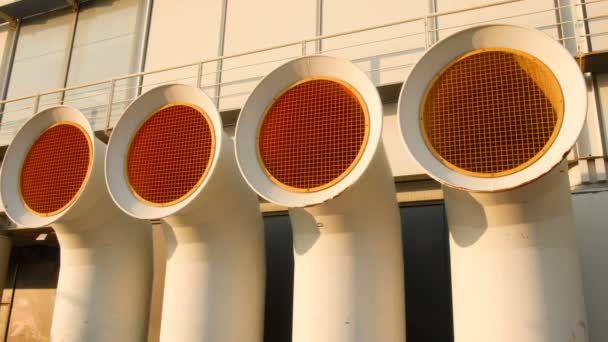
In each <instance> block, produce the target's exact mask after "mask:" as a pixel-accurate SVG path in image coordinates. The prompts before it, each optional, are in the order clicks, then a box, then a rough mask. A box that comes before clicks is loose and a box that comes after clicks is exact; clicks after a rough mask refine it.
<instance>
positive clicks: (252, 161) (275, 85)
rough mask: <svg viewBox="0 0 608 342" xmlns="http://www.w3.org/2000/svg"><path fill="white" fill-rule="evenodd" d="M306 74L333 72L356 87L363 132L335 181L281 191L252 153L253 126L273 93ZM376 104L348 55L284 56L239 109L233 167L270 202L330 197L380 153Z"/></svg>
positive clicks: (298, 203) (299, 204) (306, 202)
mask: <svg viewBox="0 0 608 342" xmlns="http://www.w3.org/2000/svg"><path fill="white" fill-rule="evenodd" d="M312 77H314V78H318V77H331V78H335V79H338V80H341V81H344V82H346V83H348V84H350V85H351V86H352V87H353V88H355V89H356V90H357V92H358V93H359V95H360V96H361V97H362V99H363V102H364V103H365V104H366V106H367V110H368V113H369V137H368V140H367V146H366V147H365V149H364V151H363V154H362V155H361V158H360V159H359V161H358V163H356V164H355V167H354V168H353V169H352V170H351V171H350V173H348V174H347V175H346V176H345V177H344V178H343V179H342V180H341V181H340V182H338V183H336V184H335V185H333V186H331V187H328V188H326V189H323V190H319V191H316V192H293V191H287V190H286V189H284V188H282V187H280V186H278V185H277V184H276V183H275V182H273V181H272V180H270V179H269V178H268V176H267V175H266V174H265V173H264V171H263V170H262V166H261V165H260V162H259V159H258V156H257V153H256V148H257V147H256V146H257V144H256V136H257V128H258V125H259V122H260V118H261V116H262V114H263V113H264V111H265V109H266V108H267V106H268V104H269V103H270V102H272V101H273V99H274V98H275V97H276V96H277V94H280V93H281V91H283V90H284V89H285V88H286V87H288V86H289V85H291V84H293V83H296V82H298V81H300V80H302V79H306V78H312ZM382 108H383V107H382V104H381V101H380V96H379V95H378V90H377V89H376V86H375V85H374V84H373V82H372V81H371V80H370V79H369V77H368V76H367V74H365V73H364V72H363V71H362V70H361V69H360V68H359V67H357V66H356V65H355V64H353V63H352V62H350V61H348V60H345V59H341V58H336V57H332V56H324V55H312V56H305V57H298V58H295V59H292V60H290V61H287V62H285V63H284V64H282V65H280V66H279V67H277V68H275V69H274V70H272V71H271V72H270V73H269V74H267V75H266V76H264V78H263V79H262V80H261V81H260V82H259V83H258V85H257V86H256V87H255V89H254V90H253V91H252V93H251V95H250V96H249V97H248V98H247V101H246V102H245V104H244V106H243V108H242V109H241V114H240V115H239V119H238V121H237V125H236V131H235V151H236V160H237V163H238V167H239V171H240V173H241V174H242V175H243V178H244V179H245V182H247V184H248V185H249V186H250V188H251V189H253V191H254V192H256V193H257V194H258V196H260V197H262V198H264V199H265V200H267V201H269V202H271V203H274V204H278V205H281V206H284V207H290V208H303V207H309V206H314V205H318V204H321V203H324V202H327V201H329V200H332V199H334V198H336V197H338V196H339V195H340V194H342V193H343V192H344V191H346V190H348V189H349V188H350V187H351V186H353V184H355V183H356V182H358V181H359V180H360V179H361V177H362V176H363V175H364V174H365V173H366V172H367V171H368V170H369V166H370V165H371V164H372V163H373V161H374V158H375V157H376V155H377V154H378V152H380V151H382V153H383V147H382V134H381V133H382V126H383V109H382Z"/></svg>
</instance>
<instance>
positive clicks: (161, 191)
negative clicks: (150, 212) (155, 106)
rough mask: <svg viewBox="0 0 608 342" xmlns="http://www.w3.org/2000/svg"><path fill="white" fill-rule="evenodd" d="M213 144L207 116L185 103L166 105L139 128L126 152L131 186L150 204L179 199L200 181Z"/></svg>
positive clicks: (206, 166)
mask: <svg viewBox="0 0 608 342" xmlns="http://www.w3.org/2000/svg"><path fill="white" fill-rule="evenodd" d="M213 148H214V137H213V132H212V130H211V126H210V124H209V122H208V120H207V116H206V114H205V113H203V112H202V111H199V110H198V109H196V108H193V107H191V106H188V105H181V104H180V105H170V106H167V107H164V108H161V109H160V110H158V111H157V112H156V113H154V114H153V115H152V116H151V117H150V118H149V119H148V120H147V121H145V122H144V123H143V125H142V126H141V127H140V128H139V130H138V131H137V133H136V134H135V136H134V137H133V140H132V142H131V146H130V148H129V153H128V156H127V176H128V179H129V183H130V185H131V187H132V190H133V191H134V192H135V194H136V195H138V196H139V197H140V198H141V199H143V200H145V201H147V202H149V203H151V204H153V205H170V204H173V203H175V202H176V201H180V200H182V199H183V198H185V197H186V196H188V195H189V194H190V192H191V191H193V190H194V189H196V187H197V186H198V185H199V184H200V182H202V181H203V178H204V176H205V175H206V172H207V169H208V167H209V164H210V161H211V158H212V154H213Z"/></svg>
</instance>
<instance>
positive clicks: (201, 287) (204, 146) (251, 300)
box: [106, 84, 265, 342]
mask: <svg viewBox="0 0 608 342" xmlns="http://www.w3.org/2000/svg"><path fill="white" fill-rule="evenodd" d="M106 180H107V184H108V187H109V189H110V193H111V195H112V198H113V199H114V201H115V202H116V204H118V206H119V207H120V208H122V209H123V210H124V211H125V212H126V213H128V214H129V215H131V216H133V217H137V218H140V219H159V218H162V219H163V221H164V222H165V223H166V226H165V228H166V229H165V231H164V232H165V239H166V241H167V253H168V257H167V258H168V259H167V268H166V274H165V291H164V297H163V310H162V320H161V341H171V342H172V341H180V342H187V341H208V342H228V341H231V342H232V341H253V342H256V341H258V342H259V341H262V335H263V318H264V290H265V287H264V282H265V280H264V279H265V265H264V262H265V260H264V235H263V234H264V231H263V226H262V219H261V215H260V211H259V203H258V199H257V197H256V196H255V194H254V193H253V192H252V191H251V190H250V189H249V188H248V186H247V184H246V183H245V182H244V181H243V179H242V177H241V175H240V174H239V171H238V169H237V165H236V162H235V158H234V148H233V142H232V140H231V138H230V137H228V135H227V134H226V133H225V132H224V131H223V128H222V120H221V117H220V115H219V113H218V111H217V109H216V108H215V106H214V105H213V103H212V102H211V100H210V99H209V98H208V97H207V96H206V95H205V94H204V93H203V92H202V91H201V90H200V89H198V88H195V87H190V86H186V85H180V84H171V85H164V86H160V87H158V88H154V89H152V90H150V91H148V92H147V93H145V94H144V95H142V96H141V97H139V98H138V99H137V100H135V101H134V102H133V103H132V104H131V105H130V106H129V107H128V108H127V110H126V112H125V113H124V114H123V115H122V117H121V118H120V120H119V121H118V123H117V124H116V127H115V128H114V130H113V132H112V137H111V139H110V142H109V144H108V153H107V155H106Z"/></svg>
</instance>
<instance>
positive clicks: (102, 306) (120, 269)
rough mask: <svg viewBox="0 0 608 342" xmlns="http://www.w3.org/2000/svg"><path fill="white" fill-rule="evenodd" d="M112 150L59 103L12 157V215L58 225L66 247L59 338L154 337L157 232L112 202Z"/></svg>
mask: <svg viewBox="0 0 608 342" xmlns="http://www.w3.org/2000/svg"><path fill="white" fill-rule="evenodd" d="M105 149H106V146H105V144H104V143H103V142H101V141H100V140H99V139H97V138H96V137H95V135H94V133H93V130H92V129H91V126H90V125H89V122H88V121H87V119H86V117H85V116H84V115H83V114H82V113H80V112H79V111H78V110H76V109H74V108H71V107H65V106H59V107H53V108H49V109H45V110H43V111H42V112H40V113H38V114H36V115H35V116H34V117H32V118H31V119H30V120H29V121H28V122H27V123H26V124H25V125H24V126H23V127H22V128H21V130H19V132H18V133H17V135H16V136H15V138H14V139H13V141H12V143H11V145H10V146H9V148H8V150H7V151H6V155H5V157H4V163H3V166H2V172H1V174H0V193H1V195H2V201H3V202H4V205H5V210H6V214H7V215H8V217H9V218H10V219H11V220H12V221H13V222H15V223H16V224H17V225H19V226H22V227H31V228H34V227H45V226H51V227H52V228H53V229H54V230H55V232H56V234H57V239H58V240H59V245H60V247H61V268H60V271H59V281H58V284H57V295H56V298H55V308H54V312H53V322H52V326H51V334H50V340H51V341H143V340H145V339H146V337H147V331H148V307H149V301H150V293H151V287H152V249H151V246H152V239H151V234H150V230H149V229H148V227H147V225H145V224H143V223H142V222H139V221H138V220H135V219H132V218H131V217H128V216H127V215H124V214H123V213H122V212H121V211H120V210H119V209H118V208H116V206H115V205H114V203H112V200H111V199H110V196H109V194H108V192H107V190H106V186H105V182H104V177H103V166H102V164H103V158H104V154H105Z"/></svg>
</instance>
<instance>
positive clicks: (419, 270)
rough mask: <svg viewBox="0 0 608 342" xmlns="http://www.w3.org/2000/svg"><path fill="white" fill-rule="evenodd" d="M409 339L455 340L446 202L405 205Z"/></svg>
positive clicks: (403, 214)
mask: <svg viewBox="0 0 608 342" xmlns="http://www.w3.org/2000/svg"><path fill="white" fill-rule="evenodd" d="M401 222H402V226H403V248H404V252H403V254H404V263H405V289H406V295H405V297H406V312H407V340H408V342H426V341H442V342H443V341H453V340H454V337H453V335H454V334H453V326H452V294H451V283H450V263H449V244H448V231H447V225H446V220H445V211H444V206H443V204H427V205H417V206H404V207H402V208H401Z"/></svg>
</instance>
